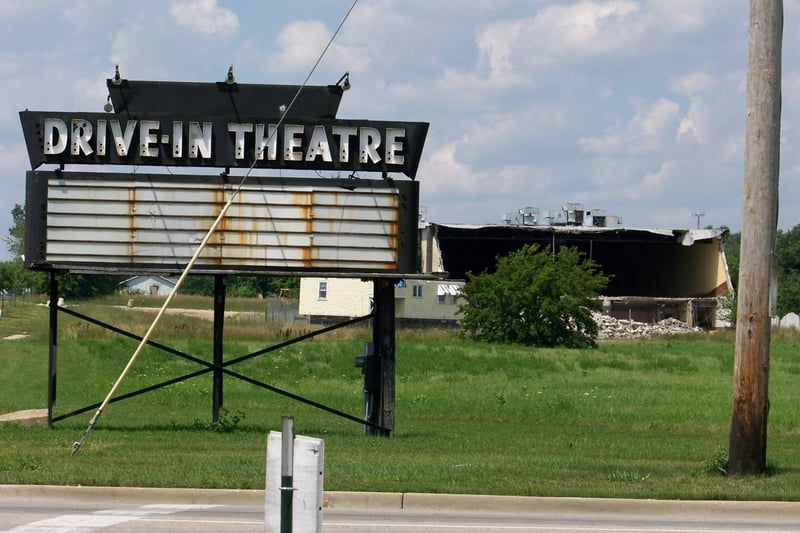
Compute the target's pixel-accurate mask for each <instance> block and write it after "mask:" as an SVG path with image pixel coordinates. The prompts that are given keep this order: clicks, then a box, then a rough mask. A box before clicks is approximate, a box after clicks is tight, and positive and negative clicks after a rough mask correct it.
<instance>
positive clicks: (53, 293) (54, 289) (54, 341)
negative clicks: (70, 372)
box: [47, 271, 58, 429]
mask: <svg viewBox="0 0 800 533" xmlns="http://www.w3.org/2000/svg"><path fill="white" fill-rule="evenodd" d="M49 337H50V347H49V354H48V369H47V427H48V428H50V429H53V404H55V403H56V375H57V368H58V365H57V355H58V278H57V277H56V273H55V271H51V272H50V326H49Z"/></svg>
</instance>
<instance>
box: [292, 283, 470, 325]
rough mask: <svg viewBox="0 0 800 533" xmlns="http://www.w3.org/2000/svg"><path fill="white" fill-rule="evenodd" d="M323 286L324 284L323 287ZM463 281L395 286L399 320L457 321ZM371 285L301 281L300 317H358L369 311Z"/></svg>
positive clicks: (396, 308)
mask: <svg viewBox="0 0 800 533" xmlns="http://www.w3.org/2000/svg"><path fill="white" fill-rule="evenodd" d="M323 284H324V285H323ZM463 285H464V283H463V282H457V281H436V280H403V281H402V282H401V283H399V284H398V285H396V286H395V290H394V294H395V316H396V317H397V318H409V319H428V320H458V318H459V313H458V303H459V301H458V298H459V296H458V293H459V292H460V290H461V287H462V286H463ZM372 294H373V290H372V282H371V281H362V280H359V279H351V278H302V279H301V280H300V302H299V310H298V311H299V314H301V315H304V316H341V317H356V316H363V315H366V314H368V313H369V312H370V308H371V300H372Z"/></svg>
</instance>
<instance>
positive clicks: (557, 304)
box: [459, 244, 609, 348]
mask: <svg viewBox="0 0 800 533" xmlns="http://www.w3.org/2000/svg"><path fill="white" fill-rule="evenodd" d="M608 281H609V277H608V276H606V275H604V274H602V273H601V272H600V271H599V269H598V267H597V265H596V264H595V263H594V262H592V261H591V260H586V259H585V257H584V256H583V254H581V253H580V252H579V251H577V250H576V249H574V248H570V247H562V248H560V249H559V250H558V253H556V254H554V255H553V254H551V253H549V252H548V251H541V250H540V248H539V246H538V245H536V244H533V245H528V246H524V247H522V248H520V249H519V250H517V251H516V252H512V253H511V254H509V255H507V256H505V257H498V258H497V265H496V269H495V271H494V272H493V273H489V272H487V271H485V272H483V273H481V274H479V275H473V274H472V273H469V274H468V279H467V283H466V284H465V285H464V287H463V289H462V295H461V296H462V301H463V302H464V303H462V304H461V305H460V306H459V309H460V311H461V313H462V314H463V317H464V318H463V321H462V326H463V329H464V331H465V333H466V334H467V335H469V336H470V337H472V338H474V339H481V340H485V341H488V342H501V343H519V344H525V345H532V346H566V347H569V348H585V347H594V346H596V345H597V343H596V339H597V324H596V323H595V321H594V319H593V318H592V314H591V310H592V309H599V307H600V304H599V302H597V300H596V297H597V296H599V295H600V292H601V291H602V290H603V289H604V288H605V287H606V286H607V285H608Z"/></svg>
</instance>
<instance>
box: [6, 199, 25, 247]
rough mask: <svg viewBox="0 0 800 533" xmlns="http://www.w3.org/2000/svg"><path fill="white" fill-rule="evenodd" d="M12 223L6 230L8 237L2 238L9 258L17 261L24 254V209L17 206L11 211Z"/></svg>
mask: <svg viewBox="0 0 800 533" xmlns="http://www.w3.org/2000/svg"><path fill="white" fill-rule="evenodd" d="M11 217H12V219H13V222H12V224H11V227H10V228H9V229H8V235H7V236H6V237H3V241H4V242H5V243H6V248H7V249H8V253H10V254H11V257H12V258H14V259H17V258H19V257H22V254H24V253H25V208H24V207H22V206H21V205H19V204H15V205H14V209H12V210H11Z"/></svg>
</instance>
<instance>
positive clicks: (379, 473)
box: [0, 297, 800, 500]
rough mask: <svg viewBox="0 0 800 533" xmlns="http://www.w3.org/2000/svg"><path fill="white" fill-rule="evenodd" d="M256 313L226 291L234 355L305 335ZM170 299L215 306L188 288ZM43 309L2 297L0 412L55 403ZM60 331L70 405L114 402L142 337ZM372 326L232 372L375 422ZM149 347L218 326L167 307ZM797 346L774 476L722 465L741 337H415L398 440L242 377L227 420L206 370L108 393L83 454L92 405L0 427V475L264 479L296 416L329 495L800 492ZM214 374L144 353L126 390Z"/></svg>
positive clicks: (168, 482)
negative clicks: (369, 376) (577, 341)
mask: <svg viewBox="0 0 800 533" xmlns="http://www.w3.org/2000/svg"><path fill="white" fill-rule="evenodd" d="M117 300H119V301H117ZM123 302H124V299H122V298H121V297H120V298H118V299H109V300H105V301H102V302H78V303H75V304H74V307H73V308H74V309H76V310H79V311H80V312H82V313H85V314H88V315H90V316H94V317H97V318H100V319H101V320H104V321H107V322H111V323H113V324H115V325H118V326H122V327H124V328H126V329H129V330H133V331H136V332H138V333H140V334H141V333H142V332H143V331H144V330H145V329H146V328H147V326H148V325H149V320H150V319H152V317H153V313H152V312H151V313H145V312H140V311H136V310H127V309H122V308H119V307H113V305H122V303H123ZM138 305H139V304H138V303H137V306H138ZM156 305H158V303H156ZM260 305H263V304H262V303H259V302H258V301H257V300H250V301H247V300H243V301H233V302H229V309H232V308H235V309H237V310H241V311H247V310H251V311H253V313H251V314H249V315H246V316H245V317H238V318H231V319H228V320H227V321H226V330H225V338H226V341H225V351H226V359H232V358H234V357H237V356H239V355H243V354H246V353H249V352H252V351H255V350H258V349H261V348H264V347H266V346H270V345H272V344H275V343H276V342H279V340H278V339H280V338H282V337H284V336H285V335H286V334H287V333H289V334H296V333H297V332H299V331H302V328H298V327H293V328H292V329H293V331H291V332H287V331H286V330H285V329H281V328H280V327H278V326H276V325H274V324H270V323H267V322H265V321H264V318H263V314H260V313H259V311H263V309H260V308H259V306H260ZM174 306H175V307H205V308H206V309H210V307H211V302H210V300H208V299H187V300H184V301H181V300H180V298H179V299H178V301H177V302H176V303H175V304H174ZM47 313H48V309H47V308H46V307H44V306H41V305H36V304H35V301H33V300H29V301H27V302H22V301H16V302H11V303H9V302H6V306H5V309H4V312H3V316H2V318H0V337H5V336H8V335H11V334H19V333H21V332H26V333H28V334H29V336H28V337H26V338H24V339H20V340H0V380H1V382H2V387H1V388H0V412H10V411H16V410H21V409H33V408H44V407H46V403H47V389H46V384H47V346H48V345H47V326H48V322H47ZM59 333H60V335H59V343H58V354H59V355H58V357H59V365H58V399H57V402H56V405H55V409H54V411H55V413H56V415H58V414H63V413H68V412H70V411H73V410H75V409H78V408H81V407H83V406H86V405H89V404H92V403H95V402H100V401H102V399H103V398H104V397H105V395H106V394H107V392H108V391H109V389H110V388H111V386H112V384H113V383H114V381H115V380H116V378H117V376H118V375H119V373H120V372H121V371H122V369H123V367H124V366H125V364H126V363H127V361H128V359H129V357H130V356H131V354H132V353H133V350H134V349H135V347H136V343H135V341H132V340H129V339H125V338H121V337H119V336H117V335H114V334H112V333H110V332H107V331H105V330H101V329H100V328H98V327H96V326H92V325H88V324H86V323H85V322H81V321H78V320H76V319H73V318H72V317H69V316H65V315H64V314H60V315H59ZM369 336H370V333H369V331H368V330H367V329H364V328H360V329H359V328H354V329H347V330H340V331H337V332H335V333H332V334H329V335H327V336H325V337H319V338H316V339H315V340H312V341H307V342H301V343H298V344H295V345H292V346H289V347H287V348H284V349H282V350H280V351H277V352H273V353H269V354H267V355H264V356H262V357H259V358H255V359H253V360H250V361H247V362H244V363H242V364H240V365H236V366H235V367H232V369H233V370H236V371H237V372H241V373H243V374H246V375H248V376H251V377H253V378H255V379H258V380H261V381H264V382H267V383H269V384H271V385H274V386H277V387H280V388H283V389H286V390H289V391H291V392H294V393H296V394H299V395H302V396H306V397H309V398H310V399H312V400H314V401H317V402H320V403H323V404H326V405H330V406H332V407H334V408H336V409H339V410H342V411H345V412H348V413H351V414H353V415H355V416H360V414H361V412H362V410H363V406H362V402H363V397H362V377H361V374H360V370H359V369H357V368H354V366H353V358H354V356H355V355H356V354H358V353H361V351H362V347H363V343H364V341H365V340H368V338H369ZM153 339H154V340H156V341H158V342H161V343H164V344H167V345H170V346H172V347H174V348H177V349H180V350H182V351H185V352H187V353H189V354H191V355H195V356H198V357H201V358H203V359H205V360H210V358H211V355H210V353H211V322H209V321H206V320H203V319H199V318H190V317H182V316H167V317H165V320H164V322H163V324H161V325H160V326H159V328H158V329H157V331H156V334H155V336H154V338H153ZM799 342H800V340H799V338H798V337H797V336H796V335H786V334H783V333H782V334H781V335H776V338H774V339H773V347H772V351H771V377H770V402H771V411H770V417H769V426H768V427H769V440H768V462H769V465H770V469H769V470H770V471H769V474H768V475H764V476H747V477H725V476H722V475H720V474H719V473H718V471H717V467H719V466H720V465H721V464H724V456H725V454H726V451H727V446H728V431H729V424H730V417H731V395H732V392H731V387H732V379H733V378H732V376H733V357H734V346H733V335H732V334H731V333H730V332H721V333H718V334H716V335H697V336H690V337H680V338H665V339H654V340H649V341H636V342H613V343H612V342H610V343H602V344H601V345H600V347H599V348H598V349H596V350H563V349H533V348H524V347H518V346H501V345H487V344H481V343H475V342H471V341H466V340H463V339H461V338H460V337H458V336H457V335H456V334H453V333H447V332H442V331H405V330H401V331H399V332H398V338H397V376H396V377H397V400H396V434H395V435H394V436H393V437H392V438H388V439H386V438H377V437H369V436H365V435H364V432H363V428H362V427H361V426H360V425H358V424H356V423H353V422H351V421H348V420H346V419H342V418H338V417H335V416H333V415H330V414H328V413H325V412H323V411H320V410H318V409H314V408H312V407H309V406H306V405H303V404H299V403H297V402H293V401H291V400H289V399H287V398H285V397H283V396H280V395H277V394H275V393H272V392H269V391H266V390H263V389H260V388H257V387H254V386H253V385H250V384H247V383H244V382H241V381H239V380H235V379H232V378H229V377H226V378H225V409H226V411H225V413H224V416H223V417H222V418H221V423H220V424H219V426H218V427H216V428H212V427H211V377H210V374H206V375H205V376H202V377H199V378H195V379H191V380H186V381H182V382H180V383H178V384H175V385H172V386H170V387H167V388H165V389H161V390H158V391H155V392H152V393H148V394H145V395H142V396H139V397H137V398H134V399H130V400H126V401H123V402H118V403H114V404H111V405H110V406H109V407H108V408H107V409H106V411H105V413H104V414H103V416H102V417H101V419H100V421H99V422H98V424H97V426H96V427H95V429H94V430H93V431H92V433H91V434H90V435H89V436H88V438H87V439H86V441H85V443H84V445H83V448H82V449H81V451H80V453H78V454H77V455H75V456H70V449H71V446H72V443H73V442H74V441H76V440H78V439H79V438H80V436H81V434H82V433H83V431H84V430H85V429H86V426H87V424H88V422H89V419H90V418H91V415H92V414H93V412H94V411H93V410H92V411H90V412H87V413H83V414H81V415H78V416H75V417H71V418H67V419H65V420H62V421H60V422H57V423H56V424H55V426H54V428H53V429H46V428H30V427H22V426H18V425H7V426H2V427H0V439H2V443H3V446H2V447H0V483H34V484H44V483H53V484H81V485H112V486H117V485H119V486H176V487H218V488H261V487H263V486H264V471H265V447H266V436H267V433H268V432H269V431H270V430H279V429H280V422H281V417H282V416H293V417H294V419H295V430H296V432H297V433H299V434H304V435H309V436H313V437H318V438H322V439H324V440H325V446H326V462H325V468H326V471H325V489H326V490H354V491H361V490H371V491H406V492H441V493H474V494H509V495H537V496H586V497H631V498H679V499H747V500H760V499H770V500H798V499H800V454H798V453H797V449H798V444H800V410H798V409H797V407H796V406H797V405H798V403H799V400H800V388H798V387H797V386H796V382H797V378H798V375H800V357H798V355H797V352H798V349H797V348H798V343H799ZM199 368H200V367H199V366H198V365H196V364H193V363H191V362H187V361H183V360H180V359H176V358H175V357H173V356H171V355H168V354H165V353H163V352H159V351H156V350H154V349H151V348H147V349H146V350H145V351H144V352H143V353H142V355H141V356H140V358H139V359H138V360H137V362H136V364H135V365H134V367H133V369H132V371H131V372H130V374H129V376H128V378H127V379H126V380H125V382H124V383H123V385H122V387H121V389H120V391H119V393H120V394H124V393H125V392H127V391H131V390H134V389H137V388H140V387H145V386H148V385H152V384H153V383H156V382H158V381H162V380H166V379H170V378H173V377H177V376H180V375H182V374H185V373H188V372H191V371H194V370H198V369H199ZM215 429H216V431H215Z"/></svg>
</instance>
